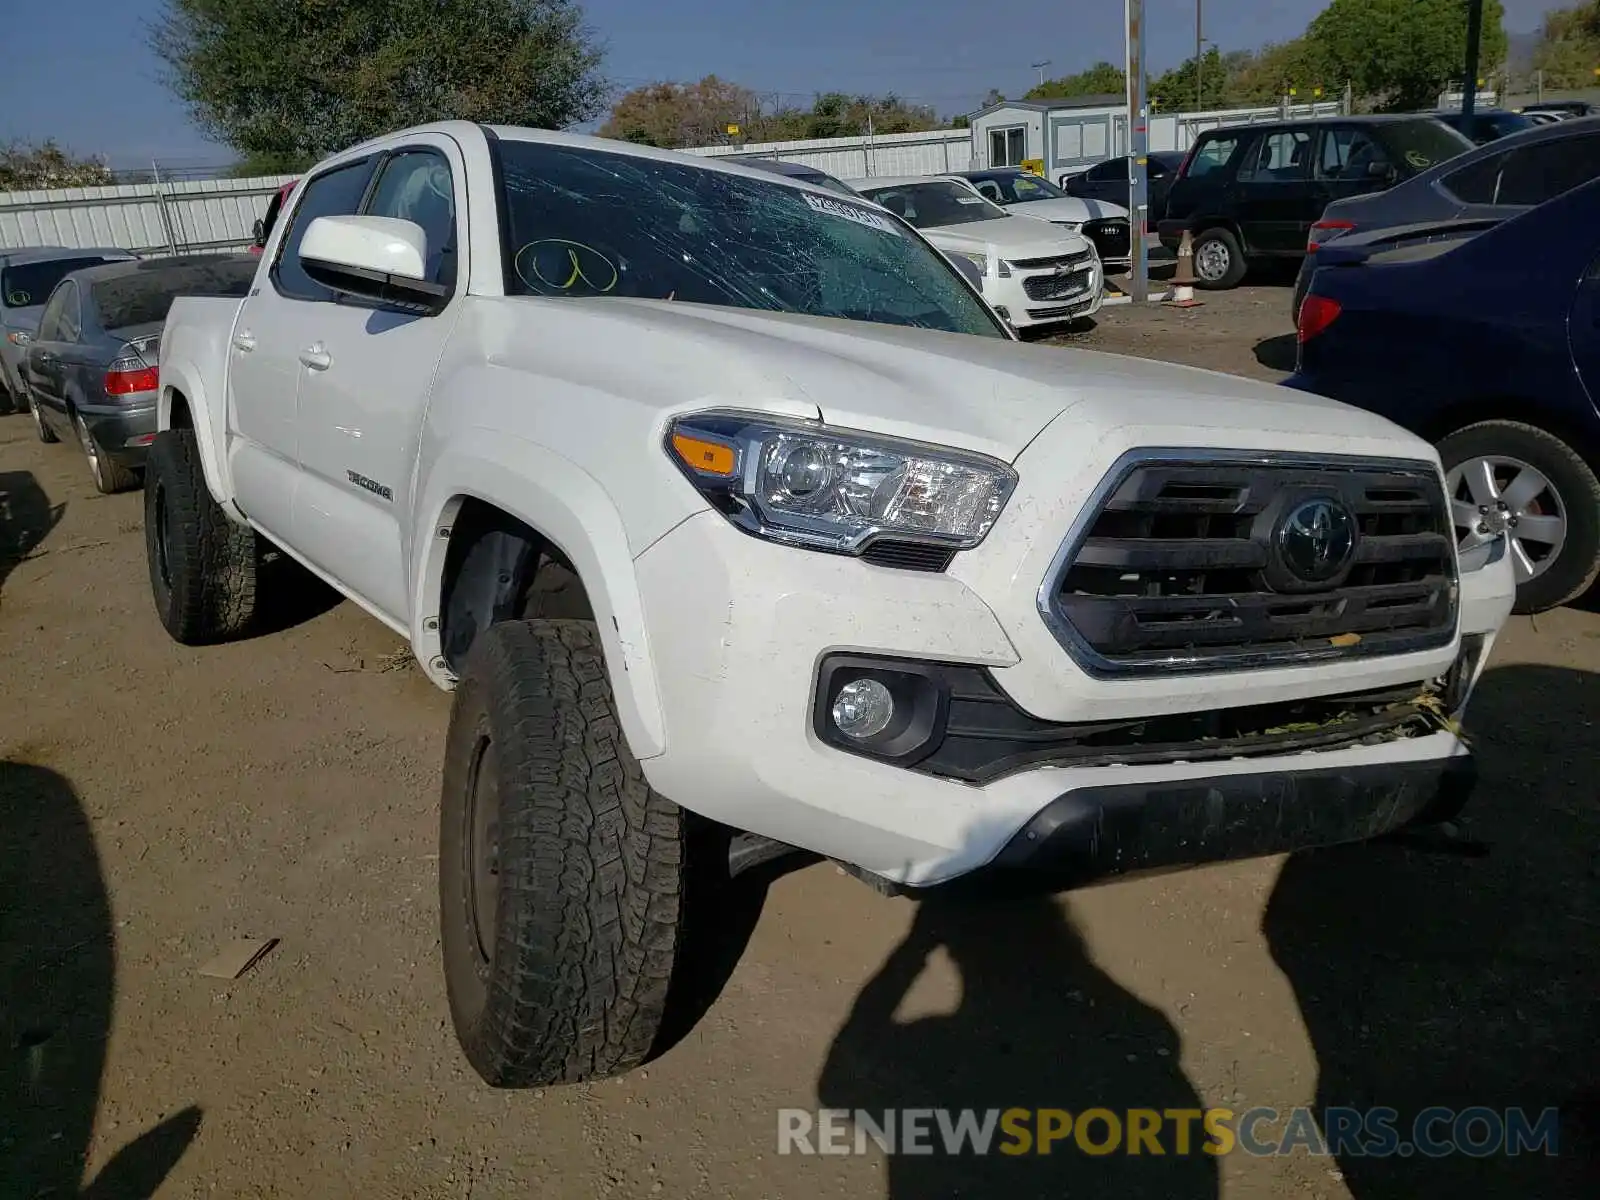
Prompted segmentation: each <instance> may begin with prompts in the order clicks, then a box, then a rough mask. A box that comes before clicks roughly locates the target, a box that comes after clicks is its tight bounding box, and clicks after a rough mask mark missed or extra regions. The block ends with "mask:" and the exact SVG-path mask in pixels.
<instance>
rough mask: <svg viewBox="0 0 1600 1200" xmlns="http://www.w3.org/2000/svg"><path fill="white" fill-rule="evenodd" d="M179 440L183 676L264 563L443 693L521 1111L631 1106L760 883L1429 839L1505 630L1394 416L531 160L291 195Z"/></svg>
mask: <svg viewBox="0 0 1600 1200" xmlns="http://www.w3.org/2000/svg"><path fill="white" fill-rule="evenodd" d="M160 429H161V433H160V434H159V436H158V438H157V440H156V442H155V445H154V446H153V448H152V453H151V457H150V466H149V469H148V472H147V479H146V490H145V525H146V538H147V544H148V549H149V562H150V581H151V586H152V589H153V591H154V596H155V602H156V607H157V610H158V612H159V614H160V618H161V621H162V623H163V624H164V625H165V627H166V628H167V630H168V631H169V632H170V633H171V635H172V636H173V637H174V638H176V639H177V640H178V641H180V642H184V643H201V642H207V641H215V640H220V639H224V638H227V637H229V636H231V635H235V634H238V633H240V632H241V631H244V630H245V629H246V628H247V627H248V626H249V624H250V623H251V621H252V620H253V619H254V618H255V617H256V616H257V615H258V614H261V613H263V611H264V610H267V609H269V608H270V606H271V605H272V604H273V602H274V601H273V596H272V595H271V594H270V589H269V588H268V587H267V586H266V581H267V579H268V578H269V576H268V574H267V573H266V572H261V573H259V574H258V564H259V563H261V562H262V559H263V555H264V554H270V553H271V551H272V549H274V548H276V549H277V550H279V551H281V552H282V553H283V554H285V555H287V556H289V557H290V558H292V559H294V560H298V562H299V563H301V564H303V566H304V567H305V568H307V569H309V570H310V571H311V572H313V573H315V574H316V575H318V576H320V577H321V578H322V579H324V580H326V581H327V582H328V583H330V584H332V585H333V586H334V587H335V588H337V589H339V590H340V591H341V592H343V593H344V594H345V595H346V596H348V597H349V598H350V599H352V600H354V601H355V602H356V603H357V604H359V605H361V606H362V607H363V608H365V609H366V610H368V611H369V612H370V613H372V614H373V615H374V616H375V617H377V618H378V619H379V620H381V621H383V622H384V623H386V624H387V625H389V626H391V627H392V628H393V629H395V630H396V631H397V632H398V633H400V634H401V635H402V636H404V637H405V638H406V639H408V641H409V642H410V645H411V647H412V649H413V650H414V652H415V654H416V657H417V660H418V661H419V662H420V663H421V665H422V669H423V670H424V671H426V672H427V674H428V675H429V677H430V678H431V679H432V680H433V681H434V682H435V683H437V684H438V685H439V686H440V687H441V688H446V689H453V690H454V699H453V707H452V714H451V718H450V729H449V735H448V748H447V751H446V760H445V763H444V771H443V775H444V782H443V798H442V816H441V852H440V917H441V923H442V941H443V956H444V966H445V971H446V975H447V984H448V991H449V998H450V1004H451V1009H452V1014H453V1017H454V1020H455V1025H456V1029H457V1032H458V1034H459V1036H460V1039H461V1041H462V1044H463V1046H464V1048H465V1051H466V1054H467V1056H468V1058H469V1059H470V1061H471V1062H472V1064H473V1066H474V1067H475V1068H476V1069H477V1070H478V1071H479V1072H480V1073H481V1074H482V1075H483V1077H484V1078H485V1079H487V1080H489V1081H490V1082H492V1083H495V1084H499V1085H504V1086H524V1085H533V1084H540V1083H546V1082H552V1081H561V1080H569V1081H570V1080H580V1079H585V1078H592V1077H596V1076H601V1075H606V1074H610V1073H616V1072H619V1071H623V1070H626V1069H627V1068H629V1067H631V1066H633V1065H634V1064H637V1063H639V1062H640V1061H642V1060H643V1059H644V1058H645V1057H646V1056H647V1055H648V1054H649V1053H650V1051H651V1047H652V1044H653V1042H654V1041H655V1039H656V1036H657V1032H658V1027H659V1025H660V1023H661V1020H662V1014H663V1011H664V1009H665V1006H666V1001H667V992H668V985H669V982H670V981H671V979H672V976H673V971H674V964H675V962H676V961H677V959H678V953H679V949H680V946H681V945H682V931H683V929H684V927H685V923H686V922H694V921H696V920H701V921H713V922H714V921H716V920H717V917H716V914H715V911H714V906H713V907H712V908H708V909H705V910H703V911H699V912H692V911H686V910H692V909H693V908H694V906H695V905H697V904H705V903H706V901H705V900H704V899H703V896H704V895H706V894H708V893H700V892H698V891H697V890H696V889H695V888H694V887H689V888H687V889H686V886H685V881H686V879H687V878H689V876H690V873H691V872H695V871H706V872H709V873H710V875H709V876H708V877H716V876H722V877H725V876H727V875H728V874H729V872H731V871H736V870H738V869H739V868H740V867H741V866H744V865H746V864H748V863H750V862H753V861H756V860H757V859H760V858H761V857H762V856H763V855H765V854H768V853H769V852H771V851H772V850H774V848H776V849H778V850H782V849H783V848H786V847H797V848H801V849H803V850H805V851H809V852H813V853H815V854H818V855H822V856H826V857H828V858H831V859H833V860H835V861H838V862H840V863H842V864H845V865H846V866H848V867H849V868H850V869H851V870H852V872H854V873H856V874H858V875H860V876H862V877H863V878H865V879H866V880H867V881H869V882H871V883H873V884H875V885H877V886H880V887H883V888H896V887H898V888H908V889H917V888H924V887H931V886H934V885H940V884H944V883H946V882H948V881H952V880H955V879H957V878H958V877H962V876H968V875H972V874H974V873H979V872H992V873H996V874H1000V875H1004V876H1006V877H1008V878H1018V877H1022V878H1026V879H1029V880H1037V881H1039V882H1040V883H1041V884H1044V885H1046V886H1062V885H1067V884H1071V883H1073V882H1076V881H1080V880H1084V879H1088V878H1090V877H1094V876H1103V875H1106V874H1110V873H1117V872H1124V871H1132V870H1143V869H1152V868H1171V867H1177V866H1183V865H1187V864H1192V863H1197V862H1204V861H1210V860H1217V859H1224V858H1230V857H1238V856H1245V855H1257V854H1266V853H1272V852H1277V851H1282V850H1288V849H1293V848H1296V847H1301V846H1309V845H1314V844H1319V843H1328V842H1337V841H1348V840H1355V839H1361V838H1368V837H1372V836H1375V835H1379V834H1382V833H1385V832H1387V831H1390V830H1393V829H1396V828H1398V827H1400V826H1403V825H1407V824H1409V823H1415V822H1428V821H1433V820H1437V819H1441V818H1444V817H1446V816H1449V815H1450V814H1452V813H1454V812H1455V810H1456V809H1457V808H1458V807H1459V806H1460V804H1461V802H1462V800H1463V799H1464V798H1465V796H1466V793H1467V790H1468V787H1469V784H1470V778H1471V776H1470V771H1469V766H1470V754H1469V750H1468V747H1467V745H1466V744H1465V742H1464V741H1463V740H1462V738H1461V736H1460V725H1459V717H1460V715H1461V712H1462V710H1463V707H1464V706H1465V704H1466V702H1467V697H1468V693H1469V691H1470V690H1471V687H1472V685H1473V682H1474V681H1475V679H1476V678H1477V676H1478V673H1479V671H1480V670H1481V668H1482V666H1483V663H1484V660H1485V658H1486V656H1487V654H1488V652H1489V648H1490V645H1491V643H1492V641H1493V639H1494V637H1495V634H1496V632H1497V630H1498V629H1499V627H1500V625H1501V623H1502V621H1503V620H1504V618H1505V616H1506V614H1507V612H1508V611H1509V609H1510V606H1511V600H1512V593H1513V590H1514V589H1513V581H1512V573H1511V568H1510V563H1509V561H1508V559H1507V557H1506V556H1505V555H1504V552H1503V551H1504V548H1503V546H1499V545H1497V544H1495V543H1491V544H1488V545H1486V546H1484V547H1481V548H1479V549H1477V550H1475V551H1474V552H1473V554H1472V556H1471V557H1470V558H1467V557H1459V556H1458V553H1457V550H1456V547H1455V544H1454V542H1453V541H1452V538H1451V523H1450V513H1449V509H1448V501H1447V499H1446V496H1445V493H1444V490H1443V483H1442V476H1441V473H1440V469H1439V464H1438V459H1437V458H1436V456H1435V454H1434V451H1433V450H1432V449H1431V448H1430V447H1429V446H1428V445H1427V444H1426V443H1424V442H1422V441H1420V440H1418V439H1416V438H1414V437H1412V436H1410V435H1408V434H1406V433H1404V432H1402V431H1401V430H1400V429H1398V428H1396V427H1395V426H1393V425H1391V424H1389V423H1388V422H1386V421H1384V420H1382V419H1380V418H1377V417H1374V416H1371V415H1369V414H1366V413H1363V412H1358V411H1355V410H1353V409H1348V408H1344V407H1342V406H1340V405H1337V404H1334V403H1331V402H1327V401H1323V400H1320V399H1318V398H1316V397H1313V396H1309V395H1305V394H1302V393H1298V392H1293V391H1288V390H1284V389H1279V388H1275V387H1269V386H1265V385H1261V384H1255V383H1250V382H1247V381H1245V380H1242V379H1235V378H1232V377H1229V376H1225V375H1219V374H1214V373H1210V372H1206V371H1198V370H1190V369H1186V368H1182V367H1176V366H1167V365H1163V364H1159V363H1154V362H1146V361H1138V360H1132V359H1126V358H1119V357H1113V356H1108V355H1104V354H1095V353H1088V352H1082V351H1072V350H1060V349H1049V348H1043V347H1030V346H1025V345H1021V344H1019V343H1018V342H1017V340H1016V338H1015V336H1014V335H1013V334H1012V332H1011V331H1010V330H1009V329H1008V328H1007V327H1006V326H1005V324H1004V323H1003V322H1001V321H999V320H998V319H997V318H996V317H995V315H994V314H993V312H992V311H991V310H989V309H988V308H987V307H985V306H984V304H983V303H982V302H981V301H980V299H979V297H978V295H977V293H976V292H974V291H973V289H972V287H971V285H969V284H968V283H967V282H965V281H964V280H963V278H962V277H961V276H960V275H959V274H958V273H957V272H956V271H955V270H954V269H953V268H952V267H951V266H950V264H949V263H948V262H947V261H946V260H945V259H944V258H943V256H941V255H940V254H939V253H938V252H937V251H935V250H933V249H932V248H931V247H930V246H929V245H928V243H927V242H925V241H924V240H923V239H922V238H921V237H920V236H919V235H918V234H917V233H916V232H915V231H914V230H912V229H911V228H910V227H909V226H907V225H905V224H904V223H903V222H901V221H900V220H898V219H897V218H895V217H894V216H892V215H891V214H889V213H887V212H886V211H884V210H882V209H879V208H877V207H875V206H873V205H871V204H869V203H867V202H865V201H862V202H860V203H856V202H853V201H851V200H849V199H847V198H843V197H840V196H838V195H835V194H833V193H831V192H825V191H821V190H819V189H815V188H812V187H810V186H808V185H805V184H803V183H799V182H795V181H792V180H786V179H782V178H777V177H774V176H772V175H770V174H765V173H759V172H756V171H753V170H749V169H747V168H743V167H739V166H736V165H727V164H722V163H718V162H716V161H714V160H706V159H700V158H692V157H686V156H680V155H676V154H671V153H667V152H663V151H656V150H652V149H648V148H642V147H638V146H631V145H625V144H620V143H614V142H607V141H599V140H594V139H588V138H581V137H572V136H565V135H559V134H552V133H542V132H534V131H530V130H524V129H510V128H484V127H480V126H477V125H472V124H464V123H450V124H440V125H433V126H427V127H423V128H418V129H412V130H407V131H405V132H403V133H398V134H395V135H393V136H390V137H385V138H381V139H379V140H377V141H373V142H369V143H367V144H365V145H361V146H358V147H356V148H354V149H352V150H349V151H347V152H345V153H343V154H340V155H337V156H335V157H333V158H331V159H329V160H327V161H326V162H323V163H322V164H320V165H319V166H318V167H317V168H316V169H315V170H313V171H312V172H310V173H309V174H308V175H307V176H306V178H305V179H304V181H303V182H302V184H301V185H300V187H299V188H298V189H297V190H296V192H295V194H294V196H293V197H292V200H291V202H290V207H289V208H288V209H287V210H286V212H285V213H284V216H283V218H282V219H280V220H279V221H278V222H277V224H276V227H275V229H274V230H273V232H272V235H271V237H270V239H269V241H268V244H267V245H266V247H265V253H264V254H263V255H262V261H261V266H260V268H259V273H258V275H257V277H256V279H255V282H254V286H253V288H252V289H251V291H250V293H249V295H248V296H247V297H246V298H245V299H244V300H243V301H240V300H237V299H235V300H222V299H192V300H188V299H180V300H179V301H178V302H177V303H176V304H175V305H174V306H173V308H172V311H171V314H170V317H169V319H168V321H167V325H166V329H165V334H164V337H163V342H162V362H161V380H160ZM258 581H259V582H260V583H261V586H258ZM708 831H715V834H716V836H712V835H711V833H709V832H708ZM702 835H705V836H702ZM707 856H709V857H707Z"/></svg>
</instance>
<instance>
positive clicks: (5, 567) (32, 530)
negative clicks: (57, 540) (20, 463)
mask: <svg viewBox="0 0 1600 1200" xmlns="http://www.w3.org/2000/svg"><path fill="white" fill-rule="evenodd" d="M66 510H67V506H66V505H65V504H57V505H54V506H52V505H51V503H50V498H49V497H48V496H46V495H45V494H44V489H43V488H42V487H40V486H39V481H38V480H36V479H35V478H34V477H33V473H32V472H31V471H0V589H3V588H4V587H5V582H6V579H7V577H8V576H9V575H10V574H11V572H12V571H13V570H14V569H15V568H16V566H17V564H18V563H20V562H21V561H22V560H23V559H24V558H26V557H27V556H28V555H29V554H31V553H32V552H33V551H34V550H35V549H37V548H38V545H39V543H40V542H42V541H44V539H45V535H46V534H48V533H49V532H50V531H51V530H52V529H54V528H55V527H56V526H57V525H58V524H59V523H60V521H61V515H62V514H63V513H64V512H66Z"/></svg>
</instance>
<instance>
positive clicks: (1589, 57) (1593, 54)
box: [1533, 0, 1600, 88]
mask: <svg viewBox="0 0 1600 1200" xmlns="http://www.w3.org/2000/svg"><path fill="white" fill-rule="evenodd" d="M1533 66H1534V69H1535V70H1537V71H1543V72H1544V85H1545V86H1546V87H1554V88H1578V87H1590V86H1593V84H1594V82H1595V70H1596V69H1597V68H1600V0H1597V2H1596V3H1591V4H1583V5H1579V6H1578V7H1577V8H1567V9H1560V10H1558V11H1556V12H1552V13H1546V14H1545V18H1544V25H1543V27H1542V28H1541V29H1540V30H1539V43H1538V45H1537V46H1535V47H1534V51H1533Z"/></svg>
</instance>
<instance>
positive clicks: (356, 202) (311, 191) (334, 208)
mask: <svg viewBox="0 0 1600 1200" xmlns="http://www.w3.org/2000/svg"><path fill="white" fill-rule="evenodd" d="M371 174H372V161H371V160H370V159H362V160H361V161H360V162H354V163H347V164H345V165H344V166H340V167H334V168H333V169H332V170H331V171H324V172H323V173H322V174H321V175H318V176H317V177H316V178H315V179H312V180H310V181H309V182H308V183H307V184H306V186H305V187H304V189H301V194H300V202H299V203H298V204H296V205H295V208H294V224H293V225H291V226H290V227H289V233H288V236H286V237H285V238H284V239H283V242H282V243H281V245H280V246H279V247H278V261H277V263H276V265H275V266H274V267H273V270H272V282H273V284H274V285H275V286H276V287H277V289H278V293H279V294H280V295H283V296H287V297H289V298H290V299H293V300H327V301H331V300H334V299H335V295H334V293H333V292H331V291H329V290H328V289H327V288H325V287H323V286H322V285H321V284H320V283H316V282H314V281H313V280H312V278H311V276H309V275H307V274H306V271H305V268H304V267H302V266H301V265H300V243H301V241H302V240H303V239H304V238H305V236H306V227H307V226H308V225H310V224H311V222H312V221H314V220H316V219H317V218H318V217H338V216H354V215H355V214H356V213H357V212H359V211H360V209H361V197H362V196H363V195H364V194H365V193H366V190H367V179H368V177H369V176H370V175H371Z"/></svg>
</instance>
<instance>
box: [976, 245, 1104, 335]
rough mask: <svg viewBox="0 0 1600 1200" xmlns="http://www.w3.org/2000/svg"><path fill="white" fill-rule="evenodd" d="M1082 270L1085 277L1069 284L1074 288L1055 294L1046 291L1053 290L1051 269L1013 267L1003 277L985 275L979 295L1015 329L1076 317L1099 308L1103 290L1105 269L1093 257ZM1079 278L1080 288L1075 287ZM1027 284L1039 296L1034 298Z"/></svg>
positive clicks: (1076, 319)
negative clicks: (1039, 296) (998, 310)
mask: <svg viewBox="0 0 1600 1200" xmlns="http://www.w3.org/2000/svg"><path fill="white" fill-rule="evenodd" d="M991 269H992V268H991ZM1082 274H1083V276H1085V278H1083V279H1082V280H1081V281H1073V282H1072V284H1071V286H1072V288H1073V289H1076V290H1071V291H1068V292H1067V294H1065V295H1062V296H1059V297H1052V296H1050V295H1049V293H1050V292H1051V291H1053V290H1054V289H1053V288H1051V287H1049V286H1048V283H1050V282H1053V276H1054V272H1052V271H1027V270H1013V272H1012V274H1011V275H1010V277H1008V278H1005V279H999V278H993V277H990V276H985V277H984V280H983V298H984V299H985V300H987V301H988V302H989V304H990V306H991V307H993V308H997V309H1002V310H1004V315H1005V317H1006V319H1007V320H1009V321H1010V322H1011V325H1012V327H1013V328H1016V329H1025V328H1029V327H1031V326H1035V325H1054V324H1059V323H1061V322H1063V321H1078V320H1082V319H1083V318H1084V317H1092V316H1094V314H1095V313H1097V312H1099V311H1100V306H1101V305H1102V304H1103V303H1104V302H1105V291H1106V288H1105V269H1104V267H1103V266H1102V264H1101V263H1100V262H1099V261H1098V259H1097V258H1096V259H1092V260H1091V262H1090V265H1089V267H1088V269H1087V270H1086V271H1084V272H1082ZM1030 280H1031V281H1033V282H1032V283H1030ZM1080 282H1081V285H1082V286H1081V288H1079V287H1078V284H1079V283H1080ZM1030 288H1031V289H1032V290H1033V291H1034V292H1036V293H1039V294H1040V295H1041V296H1042V297H1043V298H1040V299H1035V298H1034V295H1031V294H1030ZM1063 290H1065V289H1063Z"/></svg>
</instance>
